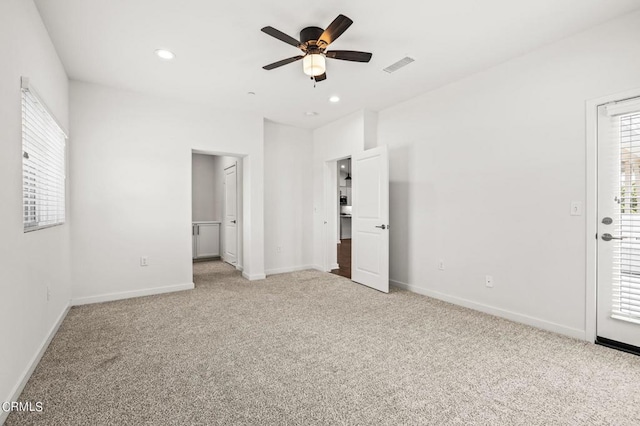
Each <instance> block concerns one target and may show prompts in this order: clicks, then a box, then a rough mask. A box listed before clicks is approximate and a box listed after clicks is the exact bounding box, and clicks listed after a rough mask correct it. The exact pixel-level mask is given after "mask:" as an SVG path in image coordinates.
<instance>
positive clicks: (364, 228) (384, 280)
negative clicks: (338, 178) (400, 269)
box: [351, 146, 389, 293]
mask: <svg viewBox="0 0 640 426" xmlns="http://www.w3.org/2000/svg"><path fill="white" fill-rule="evenodd" d="M352 174H353V180H352V196H353V208H352V212H351V222H352V224H351V227H352V230H351V244H352V247H351V253H352V259H351V279H352V280H353V281H355V282H358V283H360V284H364V285H366V286H369V287H371V288H375V289H376V290H380V291H382V292H385V293H388V292H389V156H388V153H387V147H386V146H381V147H378V148H373V149H369V150H367V151H364V152H362V153H359V154H356V155H354V156H353V157H352Z"/></svg>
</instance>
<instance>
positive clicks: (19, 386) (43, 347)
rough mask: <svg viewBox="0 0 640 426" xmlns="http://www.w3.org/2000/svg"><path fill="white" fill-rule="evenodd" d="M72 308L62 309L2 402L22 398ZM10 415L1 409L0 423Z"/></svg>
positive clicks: (68, 306)
mask: <svg viewBox="0 0 640 426" xmlns="http://www.w3.org/2000/svg"><path fill="white" fill-rule="evenodd" d="M70 308H71V305H69V304H67V306H66V307H65V308H64V309H63V310H62V312H61V313H60V316H58V319H57V320H56V322H55V323H54V324H53V326H52V327H51V329H50V330H49V333H48V334H47V336H46V337H45V338H44V340H43V341H42V344H40V348H39V349H38V351H37V352H36V353H35V354H34V355H33V358H31V361H29V364H28V365H27V368H26V369H25V370H24V372H23V373H22V375H21V376H20V380H19V381H18V383H16V386H15V387H14V388H13V390H12V391H11V392H10V393H9V396H8V397H7V399H4V400H3V401H0V402H5V401H17V400H18V398H20V394H22V391H23V390H24V387H25V386H26V384H27V382H28V381H29V379H30V378H31V375H32V374H33V371H34V370H35V369H36V367H37V366H38V363H39V362H40V360H41V359H42V356H43V355H44V353H45V352H46V351H47V348H48V347H49V344H50V343H51V341H52V340H53V337H54V336H55V335H56V333H57V332H58V329H59V328H60V325H61V324H62V322H63V321H64V319H65V318H66V316H67V314H68V313H69V309H70ZM8 416H9V412H8V411H7V412H5V411H3V410H0V425H3V424H4V422H5V421H6V420H7V417H8Z"/></svg>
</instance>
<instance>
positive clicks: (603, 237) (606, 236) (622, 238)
mask: <svg viewBox="0 0 640 426" xmlns="http://www.w3.org/2000/svg"><path fill="white" fill-rule="evenodd" d="M625 238H629V237H614V236H613V235H611V234H602V239H603V240H604V241H611V240H624V239H625Z"/></svg>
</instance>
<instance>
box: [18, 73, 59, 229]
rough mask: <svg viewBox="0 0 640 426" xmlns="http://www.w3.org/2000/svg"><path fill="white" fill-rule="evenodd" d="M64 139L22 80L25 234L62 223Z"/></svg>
mask: <svg viewBox="0 0 640 426" xmlns="http://www.w3.org/2000/svg"><path fill="white" fill-rule="evenodd" d="M66 139H67V136H66V134H65V132H64V131H63V130H62V128H61V127H60V126H59V125H58V123H57V122H56V121H55V119H54V118H53V116H52V115H51V114H50V113H49V110H48V109H47V107H46V106H45V105H44V103H43V102H42V101H41V100H40V98H39V97H38V95H37V94H36V93H35V91H34V90H33V88H31V87H30V86H29V81H28V79H26V78H23V79H22V201H23V203H22V204H23V208H24V212H23V224H24V232H28V231H35V230H37V229H42V228H47V227H50V226H55V225H61V224H63V223H64V221H65V142H66Z"/></svg>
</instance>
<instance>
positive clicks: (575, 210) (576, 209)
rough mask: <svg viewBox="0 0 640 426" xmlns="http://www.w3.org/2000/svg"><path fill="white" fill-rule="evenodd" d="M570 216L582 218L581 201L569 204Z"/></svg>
mask: <svg viewBox="0 0 640 426" xmlns="http://www.w3.org/2000/svg"><path fill="white" fill-rule="evenodd" d="M571 216H582V201H572V202H571Z"/></svg>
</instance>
